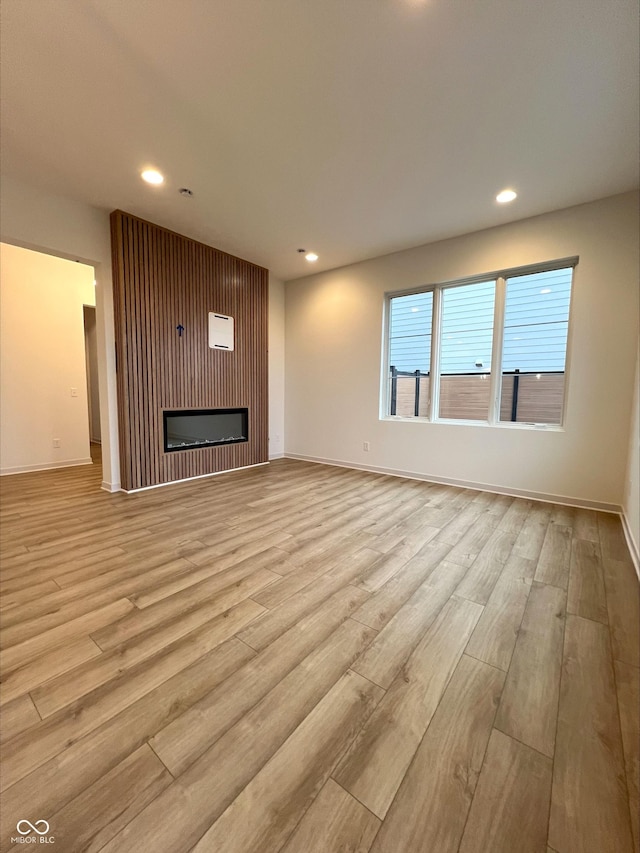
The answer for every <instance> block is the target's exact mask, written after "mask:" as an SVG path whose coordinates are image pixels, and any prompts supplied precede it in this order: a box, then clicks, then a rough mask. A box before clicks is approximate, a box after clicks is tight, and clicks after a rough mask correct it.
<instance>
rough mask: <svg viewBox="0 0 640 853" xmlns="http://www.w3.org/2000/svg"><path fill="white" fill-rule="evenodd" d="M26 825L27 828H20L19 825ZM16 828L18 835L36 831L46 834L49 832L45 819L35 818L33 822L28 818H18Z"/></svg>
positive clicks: (39, 833)
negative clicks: (40, 827) (41, 827)
mask: <svg viewBox="0 0 640 853" xmlns="http://www.w3.org/2000/svg"><path fill="white" fill-rule="evenodd" d="M25 826H26V827H27V829H21V827H25ZM39 826H43V827H44V829H38V827H39ZM16 829H17V830H18V832H19V833H20V835H29V833H30V832H37V833H38V835H46V834H47V832H49V824H48V823H47V821H46V820H37V821H36V822H35V824H33V823H31V822H30V821H28V820H19V821H18V823H17V825H16Z"/></svg>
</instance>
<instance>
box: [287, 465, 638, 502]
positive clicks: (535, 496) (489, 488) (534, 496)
mask: <svg viewBox="0 0 640 853" xmlns="http://www.w3.org/2000/svg"><path fill="white" fill-rule="evenodd" d="M284 455H285V457H286V458H287V459H300V460H301V461H303V462H317V463H318V464H320V465H336V466H338V467H339V468H355V469H357V470H359V471H370V472H371V473H372V474H390V475H391V476H392V477H405V478H406V479H408V480H425V481H426V482H428V483H441V484H442V485H444V486H458V487H459V488H461V489H475V490H476V491H478V492H493V493H495V494H498V495H511V496H513V497H515V498H530V499H531V500H536V501H543V502H545V503H554V504H563V505H565V506H575V507H581V508H582V509H597V510H600V511H601V512H613V513H616V514H617V515H621V514H622V507H621V506H620V505H619V504H610V503H603V502H602V501H591V500H587V499H585V498H572V497H568V496H567V495H552V494H547V493H546V492H531V491H528V490H527V489H514V488H505V487H503V486H496V485H493V484H490V483H475V482H473V481H471V480H455V479H453V478H451V477H434V476H432V475H431V474H422V473H419V472H416V471H401V470H398V469H396V468H379V467H377V466H376V465H360V464H359V463H357V462H343V461H341V460H337V459H324V458H322V457H319V456H304V455H302V454H300V453H286V452H285V454H284Z"/></svg>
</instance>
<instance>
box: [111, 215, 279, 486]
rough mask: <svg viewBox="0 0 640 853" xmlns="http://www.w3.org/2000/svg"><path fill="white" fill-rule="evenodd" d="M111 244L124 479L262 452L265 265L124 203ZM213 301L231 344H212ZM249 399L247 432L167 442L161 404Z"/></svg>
mask: <svg viewBox="0 0 640 853" xmlns="http://www.w3.org/2000/svg"><path fill="white" fill-rule="evenodd" d="M111 246H112V253H113V286H114V306H115V332H116V357H117V377H118V427H119V432H120V474H121V484H122V488H123V489H126V490H127V491H128V490H131V489H139V488H142V487H144V486H154V485H158V484H160V483H168V482H171V481H173V480H181V479H183V478H186V477H196V476H200V475H202V474H211V473H215V472H218V471H226V470H229V469H231V468H240V467H242V466H244V465H254V464H257V463H260V462H266V461H267V460H268V435H267V432H268V409H267V407H268V387H267V382H268V372H267V371H268V366H267V358H268V355H267V323H268V319H267V318H268V271H267V270H265V269H263V268H262V267H258V266H256V265H255V264H251V263H249V262H248V261H243V260H241V259H240V258H234V257H233V256H232V255H227V254H225V253H224V252H220V251H218V250H217V249H213V248H211V247H209V246H205V245H204V244H203V243H198V242H196V241H195V240H190V239H189V238H187V237H183V236H181V235H179V234H175V233H174V232H172V231H168V230H166V229H165V228H161V227H159V226H157V225H152V224H151V223H149V222H145V221H144V220H142V219H138V218H137V217H135V216H131V215H130V214H128V213H123V212H122V211H119V210H116V211H114V212H113V213H112V214H111ZM210 311H213V312H217V313H220V314H226V315H228V316H231V317H233V318H234V320H235V351H234V352H224V351H220V350H213V349H210V348H209V342H208V315H209V312H210ZM180 324H181V325H182V326H184V331H183V333H182V337H180V336H179V334H178V331H177V330H176V326H178V325H180ZM245 406H246V407H247V408H248V410H249V441H248V442H244V443H242V444H229V445H222V446H219V447H204V448H197V449H193V450H184V451H179V452H173V453H165V452H164V436H163V418H162V414H163V410H165V409H172V410H175V409H214V408H235V407H245Z"/></svg>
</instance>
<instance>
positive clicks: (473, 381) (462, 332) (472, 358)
mask: <svg viewBox="0 0 640 853" xmlns="http://www.w3.org/2000/svg"><path fill="white" fill-rule="evenodd" d="M495 292H496V283H495V281H488V282H479V283H478V284H464V285H460V286H459V287H447V288H444V289H443V291H442V331H441V337H440V340H441V343H440V353H441V354H440V406H439V414H440V417H441V418H460V419H464V420H474V421H481V420H485V421H486V420H487V418H488V417H489V399H490V391H491V386H490V377H491V350H492V342H493V314H494V303H495Z"/></svg>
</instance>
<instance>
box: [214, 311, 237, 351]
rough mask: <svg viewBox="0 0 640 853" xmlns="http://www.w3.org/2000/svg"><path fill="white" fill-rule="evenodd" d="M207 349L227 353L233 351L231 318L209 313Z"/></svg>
mask: <svg viewBox="0 0 640 853" xmlns="http://www.w3.org/2000/svg"><path fill="white" fill-rule="evenodd" d="M209 347H210V348H211V349H224V350H227V351H228V352H231V351H232V350H233V349H234V321H233V317H227V316H226V315H225V314H215V313H213V312H209Z"/></svg>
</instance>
